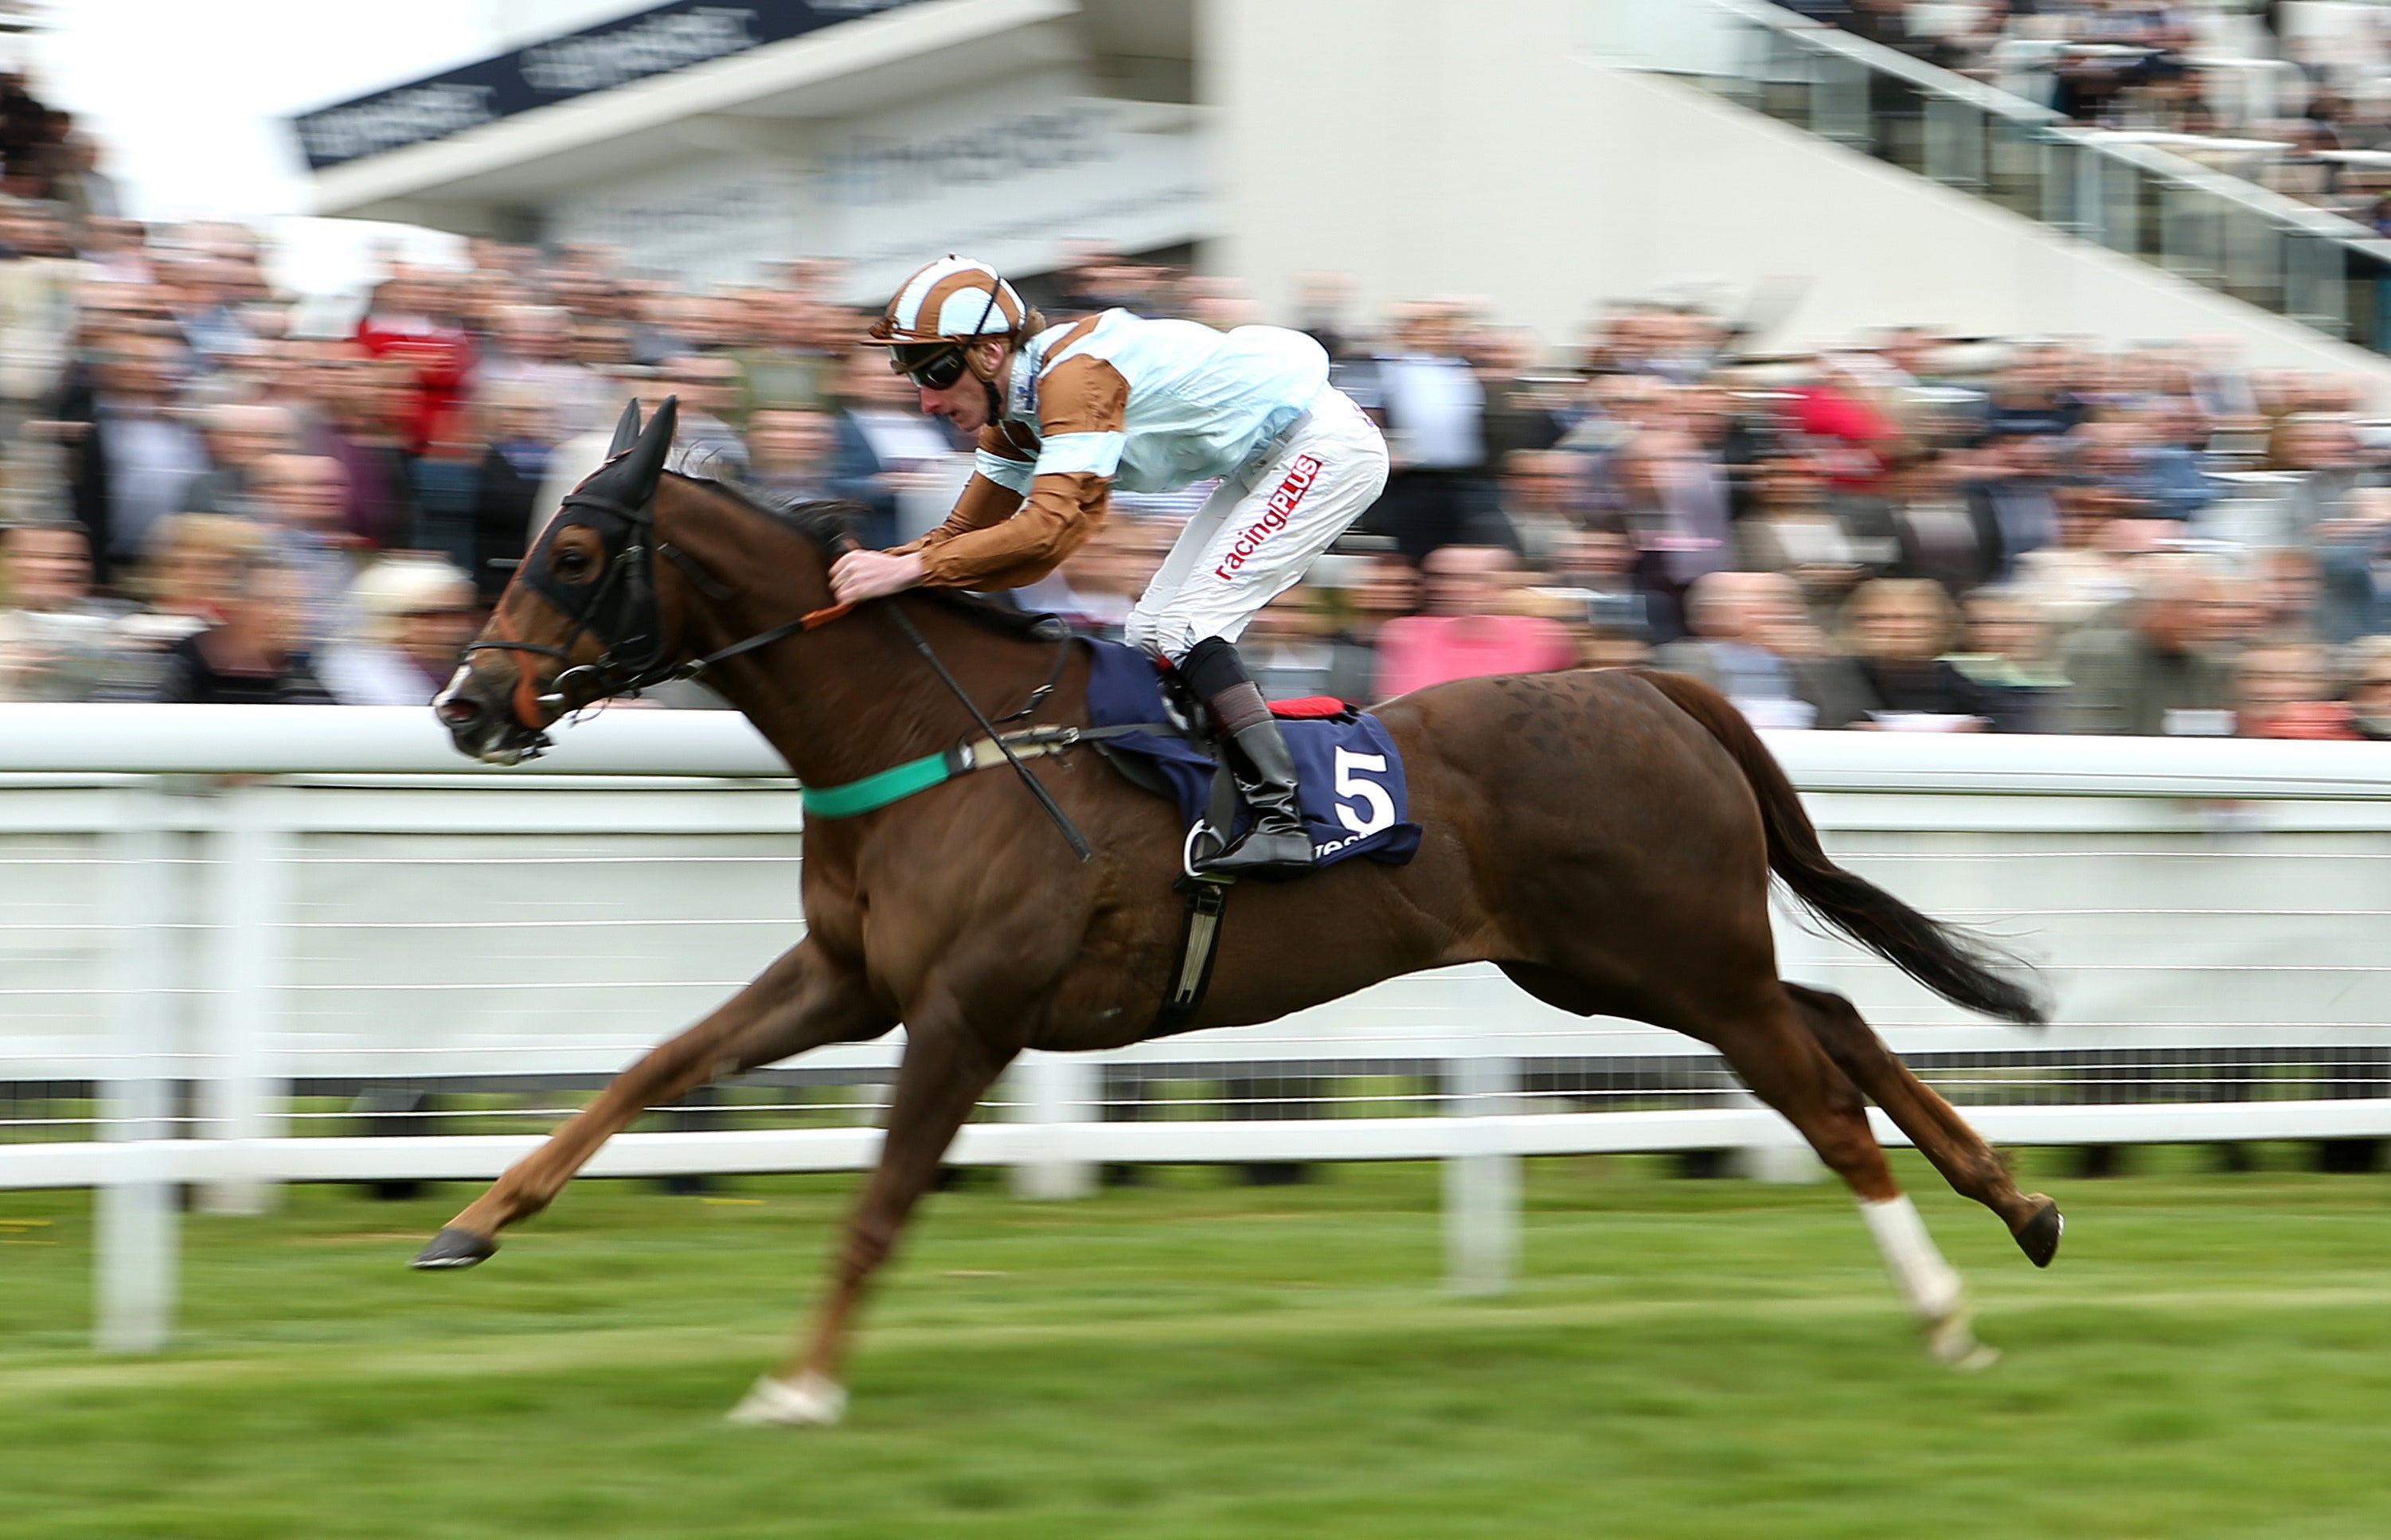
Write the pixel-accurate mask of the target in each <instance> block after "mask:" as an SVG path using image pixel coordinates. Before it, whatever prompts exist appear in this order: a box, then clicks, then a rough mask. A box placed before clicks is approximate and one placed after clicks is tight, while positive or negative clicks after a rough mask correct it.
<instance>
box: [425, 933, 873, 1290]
mask: <svg viewBox="0 0 2391 1540" xmlns="http://www.w3.org/2000/svg"><path fill="white" fill-rule="evenodd" d="M894 1025H896V1022H895V1019H894V1018H893V1017H892V1016H889V1015H888V1014H887V1013H886V1012H885V1011H883V1010H881V1009H880V1008H879V1007H877V1006H875V1005H873V1004H872V1002H871V1000H870V997H869V996H868V995H867V994H866V993H865V992H864V990H862V988H861V987H860V983H859V980H857V979H856V978H855V977H854V976H853V975H852V974H851V973H849V972H848V970H847V969H845V968H842V967H840V966H838V965H837V964H834V962H833V961H832V960H831V959H830V958H829V957H828V956H826V955H825V954H824V953H823V952H822V951H821V948H820V947H818V946H817V945H815V943H814V941H813V940H812V938H807V939H806V940H804V941H800V942H799V943H797V945H796V946H795V947H793V948H791V949H790V950H789V951H786V952H784V953H782V955H781V956H780V958H778V959H777V960H776V961H775V962H774V963H773V964H772V965H771V966H770V967H769V968H766V969H765V970H764V971H763V973H762V974H761V975H759V976H758V977H756V980H755V982H753V983H751V984H749V985H748V986H747V987H746V988H745V989H743V990H740V991H739V992H738V993H737V994H735V995H732V996H731V997H730V999H729V1000H727V1001H725V1002H724V1003H722V1005H721V1007H720V1008H719V1009H717V1011H715V1012H714V1013H713V1014H712V1015H710V1016H707V1017H706V1018H705V1019H704V1020H703V1021H701V1022H699V1023H698V1024H697V1025H696V1026H694V1027H691V1029H689V1030H687V1031H685V1032H683V1033H681V1034H680V1035H679V1036H678V1037H675V1038H673V1039H671V1040H669V1041H668V1042H663V1043H660V1044H658V1045H657V1046H656V1047H654V1048H652V1049H650V1050H649V1051H648V1052H647V1053H646V1054H645V1055H642V1056H641V1057H640V1061H639V1062H638V1063H636V1064H634V1065H632V1066H631V1067H630V1068H627V1069H626V1070H624V1071H623V1072H622V1073H621V1074H619V1075H617V1076H615V1077H614V1080H613V1081H610V1082H608V1084H607V1086H606V1089H605V1090H604V1091H601V1092H600V1093H599V1094H598V1095H597V1096H596V1097H595V1098H593V1099H592V1100H591V1101H590V1103H589V1105H588V1106H585V1107H583V1108H582V1109H581V1110H580V1111H579V1112H576V1113H575V1114H574V1115H573V1116H572V1117H571V1118H570V1119H566V1121H565V1122H564V1124H563V1125H562V1127H560V1128H559V1129H557V1131H556V1132H554V1133H551V1134H549V1137H548V1143H546V1144H544V1145H540V1147H539V1148H537V1149H536V1150H534V1151H532V1152H531V1153H530V1154H529V1155H526V1156H524V1157H523V1158H522V1159H520V1160H518V1161H516V1162H515V1163H514V1164H513V1165H511V1166H510V1167H508V1168H507V1170H506V1172H505V1174H503V1175H501V1176H500V1177H499V1178H498V1181H496V1182H495V1183H492V1184H491V1185H490V1187H489V1190H488V1191H486V1192H485V1193H484V1194H483V1195H482V1196H481V1197H478V1198H475V1199H474V1200H473V1202H472V1204H471V1205H469V1206H468V1207H467V1208H466V1209H465V1210H464V1211H463V1212H462V1213H459V1215H458V1216H457V1217H456V1218H455V1219H452V1220H450V1221H449V1222H448V1223H446V1225H444V1226H442V1227H441V1231H440V1233H439V1234H438V1235H436V1236H433V1237H432V1241H431V1244H429V1245H427V1246H426V1247H424V1249H422V1250H421V1251H420V1252H419V1253H418V1254H417V1256H416V1258H415V1262H414V1265H415V1266H417V1267H471V1266H472V1265H473V1264H474V1263H475V1262H481V1261H483V1260H484V1259H485V1258H487V1257H488V1256H489V1255H490V1254H491V1253H492V1252H494V1251H496V1250H497V1249H498V1232H499V1231H500V1230H502V1229H504V1228H505V1227H506V1226H507V1225H510V1224H512V1223H515V1222H516V1221H517V1220H521V1219H527V1218H529V1217H530V1216H531V1215H533V1214H536V1213H537V1212H539V1211H540V1210H542V1209H545V1208H547V1207H548V1205H549V1202H550V1200H552V1199H553V1198H554V1197H556V1195H557V1194H558V1193H560V1192H562V1190H563V1189H564V1184H565V1183H566V1182H568V1181H570V1180H571V1179H572V1176H573V1173H574V1172H575V1171H579V1170H580V1169H581V1167H582V1166H583V1164H584V1163H586V1162H587V1161H588V1158H590V1157H591V1156H593V1155H595V1154H597V1153H598V1148H599V1146H600V1145H603V1144H604V1143H605V1142H606V1141H607V1140H609V1139H611V1138H613V1137H614V1135H615V1134H617V1133H619V1132H622V1131H623V1130H624V1129H625V1128H626V1127H627V1126H628V1125H629V1124H630V1123H631V1121H632V1120H633V1119H636V1118H638V1117H639V1116H640V1114H641V1113H642V1112H644V1111H646V1110H647V1109H648V1108H649V1107H651V1106H658V1105H660V1104H662V1103H666V1102H669V1101H671V1100H673V1099H674V1098H675V1097H677V1096H680V1095H683V1094H687V1093H688V1092H690V1091H692V1090H694V1089H696V1088H697V1087H698V1086H701V1085H704V1084H705V1083H706V1082H707V1081H713V1080H718V1079H720V1078H721V1077H723V1076H725V1075H735V1074H738V1073H740V1072H741V1071H743V1070H747V1069H753V1068H756V1066H757V1065H759V1064H769V1063H771V1062H772V1061H773V1060H775V1059H784V1058H787V1057H788V1056H789V1055H792V1054H798V1053H803V1052H804V1051H805V1050H807V1049H808V1048H818V1047H821V1045H822V1044H824V1043H831V1042H862V1041H866V1040H868V1039H871V1038H875V1037H878V1036H879V1035H880V1034H881V1033H883V1032H885V1031H887V1030H888V1029H889V1028H891V1027H892V1026H894Z"/></svg>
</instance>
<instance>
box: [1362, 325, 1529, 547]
mask: <svg viewBox="0 0 2391 1540" xmlns="http://www.w3.org/2000/svg"><path fill="white" fill-rule="evenodd" d="M1460 321H1461V315H1460V311H1459V307H1458V306H1456V305H1454V304H1450V303H1449V302H1437V303H1434V304H1416V305H1414V306H1412V307H1411V309H1410V311H1409V313H1408V314H1407V315H1405V316H1404V317H1402V318H1401V319H1400V320H1399V321H1398V323H1397V325H1398V330H1397V332H1396V343H1397V349H1398V351H1396V352H1394V353H1392V354H1389V356H1385V357H1382V358H1380V359H1379V360H1378V361H1377V367H1376V384H1375V391H1376V394H1375V401H1373V400H1364V401H1363V403H1362V404H1363V405H1364V406H1370V405H1373V404H1375V405H1376V407H1377V408H1378V413H1379V416H1380V418H1381V421H1382V422H1383V424H1384V426H1385V428H1386V433H1387V447H1388V451H1389V456H1390V458H1391V459H1392V462H1393V467H1394V468H1393V472H1392V474H1390V475H1389V477H1388V479H1387V489H1386V491H1385V492H1384V493H1383V494H1382V495H1381V496H1380V497H1379V498H1378V501H1377V504H1376V506H1375V507H1374V508H1372V509H1371V510H1370V511H1369V512H1368V513H1366V514H1364V518H1363V524H1364V526H1365V527H1366V528H1368V529H1370V530H1372V531H1374V532H1376V533H1379V534H1384V535H1389V536H1391V537H1393V538H1394V542H1395V549H1396V550H1400V551H1402V553H1403V554H1404V555H1405V556H1408V557H1410V558H1411V559H1412V560H1413V561H1415V562H1416V561H1419V560H1421V559H1422V558H1424V557H1426V556H1427V555H1428V553H1429V552H1430V551H1433V550H1437V549H1438V548H1440V547H1442V546H1448V545H1459V544H1484V543H1490V542H1489V535H1490V529H1489V525H1490V524H1492V523H1493V521H1494V520H1496V519H1499V518H1500V516H1501V515H1500V514H1499V513H1497V512H1496V511H1495V507H1494V497H1493V487H1492V486H1491V485H1489V484H1488V480H1487V475H1486V434H1485V412H1486V391H1485V387H1484V386H1483V385H1481V384H1480V382H1479V379H1478V376H1477V374H1476V372H1475V371H1473V370H1472V369H1470V367H1469V364H1468V361H1467V359H1465V358H1463V357H1462V356H1461V348H1460V335H1459V328H1460ZM1493 543H1500V544H1509V543H1510V540H1509V537H1507V535H1506V536H1505V537H1501V538H1499V539H1497V540H1495V541H1493Z"/></svg>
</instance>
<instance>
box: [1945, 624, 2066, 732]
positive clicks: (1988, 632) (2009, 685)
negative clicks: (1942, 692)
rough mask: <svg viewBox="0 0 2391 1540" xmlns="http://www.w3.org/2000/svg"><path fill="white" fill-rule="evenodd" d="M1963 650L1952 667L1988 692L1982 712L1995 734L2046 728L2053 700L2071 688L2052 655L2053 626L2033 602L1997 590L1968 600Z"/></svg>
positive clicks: (1954, 657) (1951, 658) (1952, 656)
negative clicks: (2059, 693)
mask: <svg viewBox="0 0 2391 1540" xmlns="http://www.w3.org/2000/svg"><path fill="white" fill-rule="evenodd" d="M1966 621H1967V624H1966V629H1965V631H1964V633H1963V639H1962V643H1961V645H1962V648H1963V650H1961V651H1958V652H1953V653H1950V654H1946V656H1947V658H1948V661H1949V662H1950V664H1951V666H1953V667H1955V668H1957V669H1958V670H1959V672H1960V673H1962V674H1964V675H1966V676H1967V677H1968V679H1969V681H1970V682H1971V683H1972V684H1973V685H1975V687H1976V688H1977V689H1978V690H1979V691H1981V692H1983V693H1984V705H1983V708H1982V710H1983V715H1984V716H1985V717H1986V718H1989V719H1990V720H1991V722H1992V726H1993V731H1996V732H2041V731H2047V730H2048V723H2047V721H2046V718H2048V717H2049V703H2050V701H2051V699H2052V698H2053V697H2054V696H2055V695H2056V694H2057V693H2058V692H2060V691H2062V690H2064V689H2066V688H2067V677H2066V676H2065V675H2063V674H2061V673H2060V672H2059V670H2058V668H2057V666H2055V665H2054V664H2053V663H2052V661H2051V659H2050V645H2051V641H2050V628H2049V625H2048V624H2046V622H2045V621H2044V618H2043V615H2042V611H2041V609H2040V607H2039V606H2037V605H2036V603H2035V602H2033V601H2032V600H2030V599H2026V598H2024V597H2023V596H2021V595H2018V594H2014V593H2005V592H2003V591H2001V590H2000V589H1979V590H1978V591H1977V592H1975V593H1973V594H1971V595H1970V596H1969V598H1968V602H1967V605H1966Z"/></svg>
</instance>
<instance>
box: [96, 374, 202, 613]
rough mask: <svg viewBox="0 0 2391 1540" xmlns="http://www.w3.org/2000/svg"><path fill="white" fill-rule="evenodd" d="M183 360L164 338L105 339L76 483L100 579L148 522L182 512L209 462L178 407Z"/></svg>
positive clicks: (135, 546)
mask: <svg viewBox="0 0 2391 1540" xmlns="http://www.w3.org/2000/svg"><path fill="white" fill-rule="evenodd" d="M183 367H184V366H183V353H182V349H181V348H179V347H177V346H176V345H175V344H174V343H173V342H172V341H170V340H169V339H167V338H164V337H159V336H152V335H149V334H146V333H142V332H137V331H129V330H128V331H119V332H116V333H114V334H112V335H111V336H110V337H109V338H107V339H106V340H105V341H104V342H102V343H101V344H100V351H99V356H98V359H97V376H98V378H97V391H96V392H95V394H94V395H93V396H92V399H91V402H90V406H89V408H88V409H89V412H90V415H89V417H88V418H87V419H86V420H85V421H84V431H83V433H82V434H81V437H80V451H81V452H80V455H79V457H78V460H77V463H76V466H75V468H74V472H73V484H74V511H75V517H76V518H77V519H78V520H79V521H80V522H81V523H82V524H83V526H84V528H85V529H88V530H90V531H91V536H92V555H93V560H94V562H95V563H96V564H97V571H98V574H99V576H100V578H101V580H102V581H109V580H111V579H112V577H113V575H114V571H115V568H116V566H117V565H118V564H119V563H129V562H131V561H132V560H133V559H134V557H135V556H136V555H137V554H139V552H140V550H141V542H142V540H143V538H144V537H146V536H147V535H148V534H149V526H150V525H151V524H156V523H157V522H158V521H159V520H160V519H162V518H164V517H165V516H166V515H167V514H169V513H175V512H180V511H182V505H183V496H184V494H185V493H186V492H187V491H188V490H189V488H190V485H191V483H192V482H194V481H196V480H198V479H199V477H200V473H201V472H204V471H206V470H207V468H208V458H207V451H206V450H205V448H204V447H202V446H201V445H200V435H199V434H197V433H195V432H194V431H193V430H192V428H191V426H190V424H188V423H187V422H186V421H183V420H182V418H181V416H180V415H179V414H178V413H177V412H176V411H175V410H174V394H175V392H176V390H177V389H178V388H179V387H180V385H181V382H182V377H183Z"/></svg>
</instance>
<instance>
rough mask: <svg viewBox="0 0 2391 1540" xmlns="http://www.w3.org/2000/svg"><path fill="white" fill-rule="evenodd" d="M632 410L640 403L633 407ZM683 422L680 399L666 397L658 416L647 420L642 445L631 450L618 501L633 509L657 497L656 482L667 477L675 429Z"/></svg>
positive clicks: (626, 462) (625, 464) (640, 441)
mask: <svg viewBox="0 0 2391 1540" xmlns="http://www.w3.org/2000/svg"><path fill="white" fill-rule="evenodd" d="M631 408H632V410H634V411H637V410H638V409H639V403H638V402H636V401H635V402H633V403H632V404H631ZM679 418H680V397H679V396H678V395H667V396H666V397H665V403H664V405H663V406H661V407H658V408H656V415H655V416H653V417H652V418H650V419H648V426H647V429H646V431H645V432H643V433H641V434H640V437H639V442H637V443H636V444H633V445H632V446H631V453H630V456H629V458H627V459H625V460H624V461H623V486H622V490H621V491H619V492H617V493H616V494H615V497H616V498H618V499H619V500H621V501H622V502H624V503H626V504H628V505H629V506H630V507H633V508H640V507H644V506H646V504H647V501H648V499H649V498H653V497H654V496H655V495H656V478H657V477H659V476H661V475H663V474H664V471H665V458H666V456H667V455H670V454H671V453H672V446H673V429H674V427H675V426H676V425H677V424H678V422H679Z"/></svg>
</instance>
